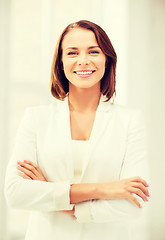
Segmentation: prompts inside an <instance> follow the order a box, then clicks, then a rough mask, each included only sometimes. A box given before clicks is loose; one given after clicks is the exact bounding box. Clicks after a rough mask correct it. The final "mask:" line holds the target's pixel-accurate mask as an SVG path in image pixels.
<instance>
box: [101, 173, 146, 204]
mask: <svg viewBox="0 0 165 240" xmlns="http://www.w3.org/2000/svg"><path fill="white" fill-rule="evenodd" d="M147 187H148V184H147V183H146V181H145V180H143V179H142V178H140V177H133V178H128V179H122V180H119V181H115V182H109V183H100V184H99V193H100V194H101V195H100V196H101V197H100V196H99V199H107V200H110V199H128V200H129V201H131V202H133V203H134V204H136V205H137V206H138V207H139V208H141V207H142V206H141V205H140V203H139V202H138V200H137V198H136V197H135V196H134V195H133V194H136V195H137V196H139V197H141V198H142V199H143V201H148V198H147V197H149V196H150V195H149V191H148V189H147Z"/></svg>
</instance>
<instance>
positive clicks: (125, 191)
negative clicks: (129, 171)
mask: <svg viewBox="0 0 165 240" xmlns="http://www.w3.org/2000/svg"><path fill="white" fill-rule="evenodd" d="M17 169H18V175H19V176H21V177H22V178H24V179H29V180H34V181H35V180H40V181H45V182H47V180H46V178H45V176H44V175H43V173H42V171H41V170H40V168H39V166H38V165H36V164H35V163H33V162H31V161H28V160H24V161H23V162H17ZM148 186H149V185H148V184H147V182H146V181H145V180H144V179H142V178H140V177H133V178H127V179H122V180H118V181H114V182H105V183H80V184H72V185H71V187H70V203H71V204H76V203H80V202H84V201H89V200H93V199H100V200H114V199H127V200H129V201H131V202H132V203H134V204H135V205H136V206H137V207H139V208H141V207H142V206H141V204H140V202H139V201H138V199H137V198H136V197H135V196H139V197H140V198H141V199H142V200H143V201H145V202H146V201H148V197H149V196H150V195H149V191H148ZM61 212H63V213H66V214H69V215H74V207H73V209H72V210H66V211H61Z"/></svg>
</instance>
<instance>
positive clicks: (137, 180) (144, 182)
mask: <svg viewBox="0 0 165 240" xmlns="http://www.w3.org/2000/svg"><path fill="white" fill-rule="evenodd" d="M132 182H139V183H142V184H143V185H144V186H145V187H149V185H148V183H147V182H146V181H145V180H144V179H143V178H140V177H138V176H137V177H133V178H132Z"/></svg>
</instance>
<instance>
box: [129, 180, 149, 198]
mask: <svg viewBox="0 0 165 240" xmlns="http://www.w3.org/2000/svg"><path fill="white" fill-rule="evenodd" d="M131 186H132V187H135V188H139V189H140V190H141V191H142V192H143V193H144V194H145V195H146V196H147V197H149V196H150V194H149V191H148V189H147V187H145V186H144V185H143V184H142V183H137V182H134V183H132V184H131Z"/></svg>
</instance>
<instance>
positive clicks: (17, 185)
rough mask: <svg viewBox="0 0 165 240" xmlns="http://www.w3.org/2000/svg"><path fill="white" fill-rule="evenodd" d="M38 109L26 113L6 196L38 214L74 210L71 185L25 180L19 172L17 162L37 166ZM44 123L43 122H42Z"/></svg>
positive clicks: (10, 164) (16, 203) (6, 180)
mask: <svg viewBox="0 0 165 240" xmlns="http://www.w3.org/2000/svg"><path fill="white" fill-rule="evenodd" d="M34 116H35V114H34V108H28V109H27V110H26V111H25V114H24V116H23V119H22V121H21V124H20V126H19V129H18V132H17V137H16V144H15V147H14V151H13V154H12V157H11V159H10V161H9V164H8V167H7V171H6V178H5V189H4V190H5V196H6V199H7V202H8V204H9V205H10V206H11V207H14V208H21V209H27V210H34V211H35V210H37V211H59V210H71V209H72V208H73V205H71V204H70V183H69V182H43V181H38V180H35V181H33V180H28V179H23V178H22V177H20V176H19V175H18V172H17V161H23V160H31V161H33V162H34V163H36V164H37V143H36V135H37V130H36V129H37V126H36V125H37V124H36V122H35V117H34ZM41 121H42V119H41Z"/></svg>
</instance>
